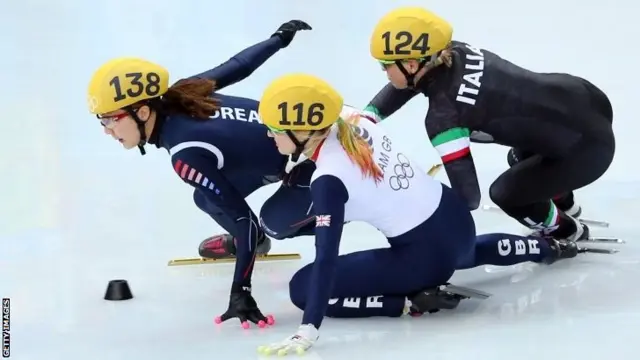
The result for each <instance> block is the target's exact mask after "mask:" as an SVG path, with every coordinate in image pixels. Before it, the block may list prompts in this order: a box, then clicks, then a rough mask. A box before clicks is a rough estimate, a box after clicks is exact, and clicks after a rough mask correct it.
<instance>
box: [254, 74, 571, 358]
mask: <svg viewBox="0 0 640 360" xmlns="http://www.w3.org/2000/svg"><path fill="white" fill-rule="evenodd" d="M259 113H260V117H261V119H262V120H263V123H264V124H265V125H267V127H268V128H269V132H270V134H269V136H270V137H273V139H274V141H275V143H276V144H277V146H278V150H279V151H280V152H281V153H282V154H291V155H294V156H297V155H304V156H306V157H307V158H309V159H311V160H312V161H314V162H315V164H316V170H315V172H314V173H313V175H312V178H311V179H312V180H311V197H312V201H313V213H314V214H315V218H316V221H315V225H316V226H315V239H316V240H315V246H316V254H315V261H314V262H313V263H311V264H308V265H306V266H304V267H303V268H302V269H300V270H299V271H298V272H297V273H296V274H295V275H294V276H293V278H292V279H291V281H290V297H291V300H292V302H293V303H294V304H295V305H296V306H297V307H298V308H300V309H301V310H303V311H304V313H303V316H302V322H301V325H300V327H299V328H298V330H297V332H296V333H295V334H294V335H293V336H291V337H289V338H287V339H285V340H283V341H282V342H279V343H274V344H271V345H267V346H262V347H260V348H259V351H260V352H262V353H267V354H271V353H278V354H281V355H283V354H287V353H291V352H298V353H301V352H304V351H306V350H307V349H308V348H310V347H311V346H313V344H314V343H315V342H316V341H317V340H318V330H319V329H320V325H321V324H322V321H323V318H324V317H325V316H327V317H337V318H358V317H370V316H388V317H398V316H401V315H403V314H406V313H410V314H412V315H419V314H423V313H425V312H433V311H437V310H439V309H453V308H455V307H456V306H457V305H458V302H459V301H460V299H461V298H464V297H474V296H475V295H478V296H479V297H483V295H482V294H474V292H473V291H468V292H466V294H465V295H462V293H465V292H464V291H462V293H460V292H459V293H458V294H457V295H456V294H454V293H455V292H456V291H454V290H452V289H453V288H450V291H447V288H444V286H445V285H447V282H448V281H449V279H450V278H451V276H452V275H453V273H454V271H455V270H459V269H468V268H473V267H476V266H480V265H485V264H492V265H499V266H500V265H503V266H508V265H513V264H517V263H522V262H529V261H531V262H538V263H541V262H544V263H552V262H554V261H556V260H558V259H561V258H570V257H574V256H576V255H577V253H578V248H577V246H576V244H575V243H574V242H570V241H565V240H561V241H556V240H554V239H552V238H543V237H536V236H529V237H523V236H520V235H513V234H502V233H491V234H485V235H479V236H476V231H475V224H474V220H473V218H472V216H471V213H470V210H469V208H468V206H467V204H466V202H465V201H464V200H463V199H462V198H461V197H460V196H459V195H458V194H456V193H455V192H454V191H453V190H452V189H451V188H449V187H447V186H446V185H444V184H442V183H440V182H439V181H437V180H435V179H433V178H432V177H430V176H428V175H427V173H426V172H425V171H423V170H422V169H421V168H420V167H419V166H417V165H416V163H415V162H413V161H411V159H410V158H409V157H408V156H407V155H406V153H405V152H404V150H403V149H402V147H401V146H400V145H399V144H400V143H401V141H397V140H395V139H392V138H391V137H390V136H389V135H387V134H386V133H385V132H384V130H383V129H382V128H381V127H379V126H376V125H375V123H374V122H371V121H370V120H369V119H367V118H366V117H365V116H360V114H361V113H360V112H358V111H355V110H353V109H350V108H348V107H343V99H342V97H341V96H340V95H339V94H338V93H337V92H336V91H335V90H334V89H333V88H332V87H331V86H330V85H329V84H327V83H326V82H324V81H323V80H321V79H319V78H317V77H314V76H311V75H306V74H292V75H286V76H283V77H281V78H278V79H276V80H275V81H274V82H273V83H271V84H270V85H269V86H268V87H267V89H266V90H265V92H264V94H263V96H262V98H261V100H260V105H259ZM292 208H293V209H295V203H294V204H292ZM293 211H295V210H293ZM349 221H362V222H366V223H368V224H370V225H372V226H373V227H374V228H376V229H379V231H380V232H382V234H384V236H385V237H386V238H387V240H388V242H389V245H390V247H388V248H380V249H372V250H365V251H359V252H355V253H351V254H346V255H340V256H339V255H338V250H339V247H340V242H341V241H349V239H348V238H347V239H342V230H343V225H344V223H345V222H349ZM266 225H267V226H268V225H269V224H268V223H267V224H266ZM457 289H458V290H460V289H459V288H457ZM467 290H469V289H467Z"/></svg>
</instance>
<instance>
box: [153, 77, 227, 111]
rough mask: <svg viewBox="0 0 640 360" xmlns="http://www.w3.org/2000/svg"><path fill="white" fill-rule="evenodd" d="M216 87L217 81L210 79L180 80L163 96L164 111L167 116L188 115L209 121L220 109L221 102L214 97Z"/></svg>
mask: <svg viewBox="0 0 640 360" xmlns="http://www.w3.org/2000/svg"><path fill="white" fill-rule="evenodd" d="M215 86H216V83H215V81H212V80H209V79H201V78H189V79H182V80H179V81H178V82H176V83H175V84H173V85H171V87H170V88H169V90H167V92H166V93H165V94H164V95H162V100H161V102H162V110H163V112H165V113H166V114H167V115H171V114H186V115H189V116H191V117H193V118H196V119H199V120H208V119H209V118H210V117H211V116H213V114H215V113H216V111H217V110H218V109H219V108H220V101H219V100H218V99H216V98H214V97H213V90H214V89H215Z"/></svg>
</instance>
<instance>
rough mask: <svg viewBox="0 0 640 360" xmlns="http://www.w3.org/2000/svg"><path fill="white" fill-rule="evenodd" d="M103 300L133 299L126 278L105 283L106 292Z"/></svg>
mask: <svg viewBox="0 0 640 360" xmlns="http://www.w3.org/2000/svg"><path fill="white" fill-rule="evenodd" d="M104 299H105V300H112V301H119V300H129V299H133V294H131V289H130V288H129V283H127V280H111V281H109V285H107V292H106V293H105V294H104Z"/></svg>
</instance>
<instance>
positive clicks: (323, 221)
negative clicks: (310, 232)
mask: <svg viewBox="0 0 640 360" xmlns="http://www.w3.org/2000/svg"><path fill="white" fill-rule="evenodd" d="M320 226H326V227H329V226H331V215H317V216H316V227H320Z"/></svg>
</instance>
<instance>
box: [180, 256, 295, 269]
mask: <svg viewBox="0 0 640 360" xmlns="http://www.w3.org/2000/svg"><path fill="white" fill-rule="evenodd" d="M300 259H302V256H300V254H293V253H292V254H268V255H258V256H256V261H284V260H300ZM234 262H236V258H235V256H230V257H228V258H224V259H207V258H203V257H194V258H182V259H172V260H169V263H168V264H167V265H169V266H182V265H201V264H225V263H227V264H228V263H234Z"/></svg>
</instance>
